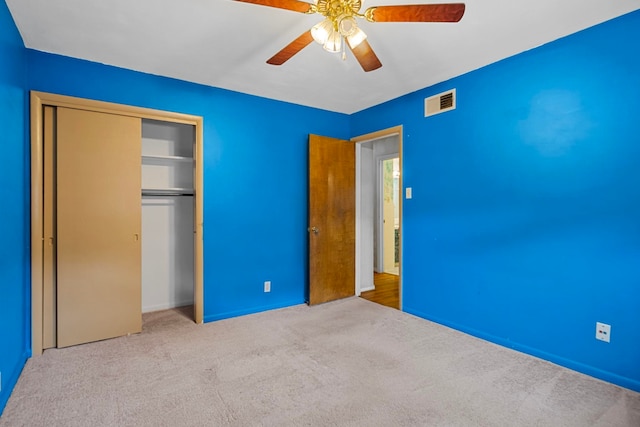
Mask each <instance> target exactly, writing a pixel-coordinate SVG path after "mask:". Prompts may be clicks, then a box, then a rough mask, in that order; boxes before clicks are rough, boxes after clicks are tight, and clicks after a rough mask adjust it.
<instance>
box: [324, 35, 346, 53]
mask: <svg viewBox="0 0 640 427" xmlns="http://www.w3.org/2000/svg"><path fill="white" fill-rule="evenodd" d="M322 47H323V48H324V50H326V51H327V52H333V53H337V52H340V51H341V50H342V36H341V35H340V33H339V32H338V31H333V32H332V33H331V34H329V38H328V39H327V41H326V42H325V43H324V44H323V45H322Z"/></svg>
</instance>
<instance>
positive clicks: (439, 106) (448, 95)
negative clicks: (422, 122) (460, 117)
mask: <svg viewBox="0 0 640 427" xmlns="http://www.w3.org/2000/svg"><path fill="white" fill-rule="evenodd" d="M455 108H456V90H455V89H451V90H448V91H446V92H442V93H439V94H438V95H434V96H430V97H429V98H425V100H424V116H425V117H429V116H433V115H434V114H440V113H444V112H445V111H449V110H455Z"/></svg>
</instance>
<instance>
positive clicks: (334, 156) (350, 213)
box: [309, 135, 356, 305]
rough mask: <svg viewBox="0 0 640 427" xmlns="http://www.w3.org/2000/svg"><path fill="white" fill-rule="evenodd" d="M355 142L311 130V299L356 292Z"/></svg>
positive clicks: (314, 301)
mask: <svg viewBox="0 0 640 427" xmlns="http://www.w3.org/2000/svg"><path fill="white" fill-rule="evenodd" d="M355 178H356V174H355V145H354V144H353V143H352V142H349V141H343V140H339V139H333V138H327V137H323V136H317V135H309V304H312V305H313V304H320V303H323V302H327V301H333V300H336V299H340V298H345V297H348V296H352V295H354V294H355V274H356V267H355V265H356V263H355V255H356V253H355V252H356V250H355V247H356V246H355V241H356V239H355V234H356V231H355V230H356V225H355V217H356V215H355V210H356V203H355V201H356V197H355Z"/></svg>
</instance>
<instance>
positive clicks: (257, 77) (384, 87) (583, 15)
mask: <svg viewBox="0 0 640 427" xmlns="http://www.w3.org/2000/svg"><path fill="white" fill-rule="evenodd" d="M310 1H311V0H310ZM456 1H464V2H465V3H466V5H467V8H466V12H465V15H464V17H463V18H462V20H461V21H460V22H459V23H456V24H449V23H369V22H366V21H360V23H361V28H362V29H363V30H364V31H365V32H366V33H367V35H368V36H369V38H368V40H369V43H370V44H371V46H372V48H373V49H374V51H375V52H376V54H377V55H378V57H379V58H380V61H381V62H382V64H383V67H382V68H380V69H378V70H376V71H372V72H369V73H365V72H364V71H362V69H361V68H360V65H359V64H358V63H357V61H356V60H355V58H354V57H353V55H351V52H348V55H347V60H346V61H342V60H341V59H340V55H339V54H331V53H328V52H325V51H324V50H323V49H322V47H321V46H320V45H318V44H316V43H312V44H311V45H309V46H308V47H306V48H305V49H304V50H303V51H302V52H300V53H299V54H297V55H296V56H294V57H293V58H292V59H291V60H289V61H288V62H286V63H285V64H284V65H282V66H279V67H278V66H272V65H268V64H266V63H265V61H266V60H267V59H268V58H270V57H271V56H273V55H274V54H275V53H276V52H278V51H279V50H280V49H282V48H283V47H284V46H285V45H287V44H288V43H289V42H290V41H292V40H293V39H294V38H296V37H297V36H299V35H300V34H302V33H303V32H305V31H306V30H308V29H309V28H310V27H312V26H313V25H314V24H316V23H317V22H319V21H320V20H321V18H322V17H321V16H320V15H305V14H301V13H297V12H291V11H288V10H282V9H275V8H270V7H264V6H258V5H253V4H247V3H241V2H237V1H233V0H6V2H7V5H8V6H9V9H10V10H11V13H12V15H13V18H14V20H15V22H16V24H17V26H18V29H19V30H20V33H21V34H22V38H23V40H24V43H25V45H26V46H27V47H28V48H31V49H36V50H40V51H44V52H51V53H56V54H60V55H65V56H71V57H75V58H81V59H86V60H89V61H95V62H101V63H104V64H110V65H115V66H118V67H124V68H129V69H132V70H137V71H142V72H146V73H151V74H157V75H162V76H167V77H174V78H177V79H182V80H187V81H191V82H196V83H201V84H205V85H209V86H215V87H220V88H225V89H230V90H234V91H239V92H244V93H248V94H253V95H258V96H263V97H267V98H272V99H278V100H282V101H288V102H292V103H295V104H301V105H307V106H312V107H317V108H322V109H326V110H330V111H336V112H342V113H348V114H350V113H354V112H357V111H360V110H362V109H364V108H367V107H371V106H373V105H377V104H379V103H382V102H384V101H387V100H390V99H393V98H396V97H398V96H400V95H404V94H406V93H409V92H413V91H415V90H418V89H421V88H424V87H427V86H430V85H432V84H435V83H439V82H442V81H444V80H447V79H449V78H451V77H455V76H458V75H460V74H463V73H465V72H468V71H471V70H474V69H477V68H479V67H482V66H484V65H487V64H490V63H492V62H495V61H498V60H500V59H502V58H505V57H508V56H511V55H514V54H517V53H520V52H523V51H525V50H528V49H531V48H534V47H536V46H539V45H542V44H544V43H547V42H550V41H552V40H555V39H558V38H560V37H563V36H565V35H568V34H571V33H574V32H576V31H579V30H582V29H584V28H587V27H590V26H593V25H595V24H598V23H600V22H604V21H606V20H609V19H611V18H614V17H617V16H620V15H623V14H625V13H627V12H631V11H634V10H638V9H640V0H529V1H526V2H525V1H517V0H466V1H465V0H454V1H452V2H456ZM435 2H446V0H437V1H429V0H365V4H364V7H363V9H364V8H366V7H370V6H375V5H391V4H410V3H435Z"/></svg>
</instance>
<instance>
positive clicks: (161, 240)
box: [142, 119, 195, 313]
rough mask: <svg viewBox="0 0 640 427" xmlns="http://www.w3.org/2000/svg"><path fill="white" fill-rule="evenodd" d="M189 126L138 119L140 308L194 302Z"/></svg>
mask: <svg viewBox="0 0 640 427" xmlns="http://www.w3.org/2000/svg"><path fill="white" fill-rule="evenodd" d="M194 144H195V132H194V126H191V125H186V124H181V123H171V122H163V121H158V120H149V119H143V120H142V312H143V313H146V312H149V311H157V310H163V309H168V308H173V307H181V306H185V305H193V266H194V257H193V255H194V254H193V250H194V242H193V236H194V223H193V219H194V200H193V194H194V191H193V178H194V174H193V172H194V167H193V164H194V158H193V152H194V150H193V148H194Z"/></svg>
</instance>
